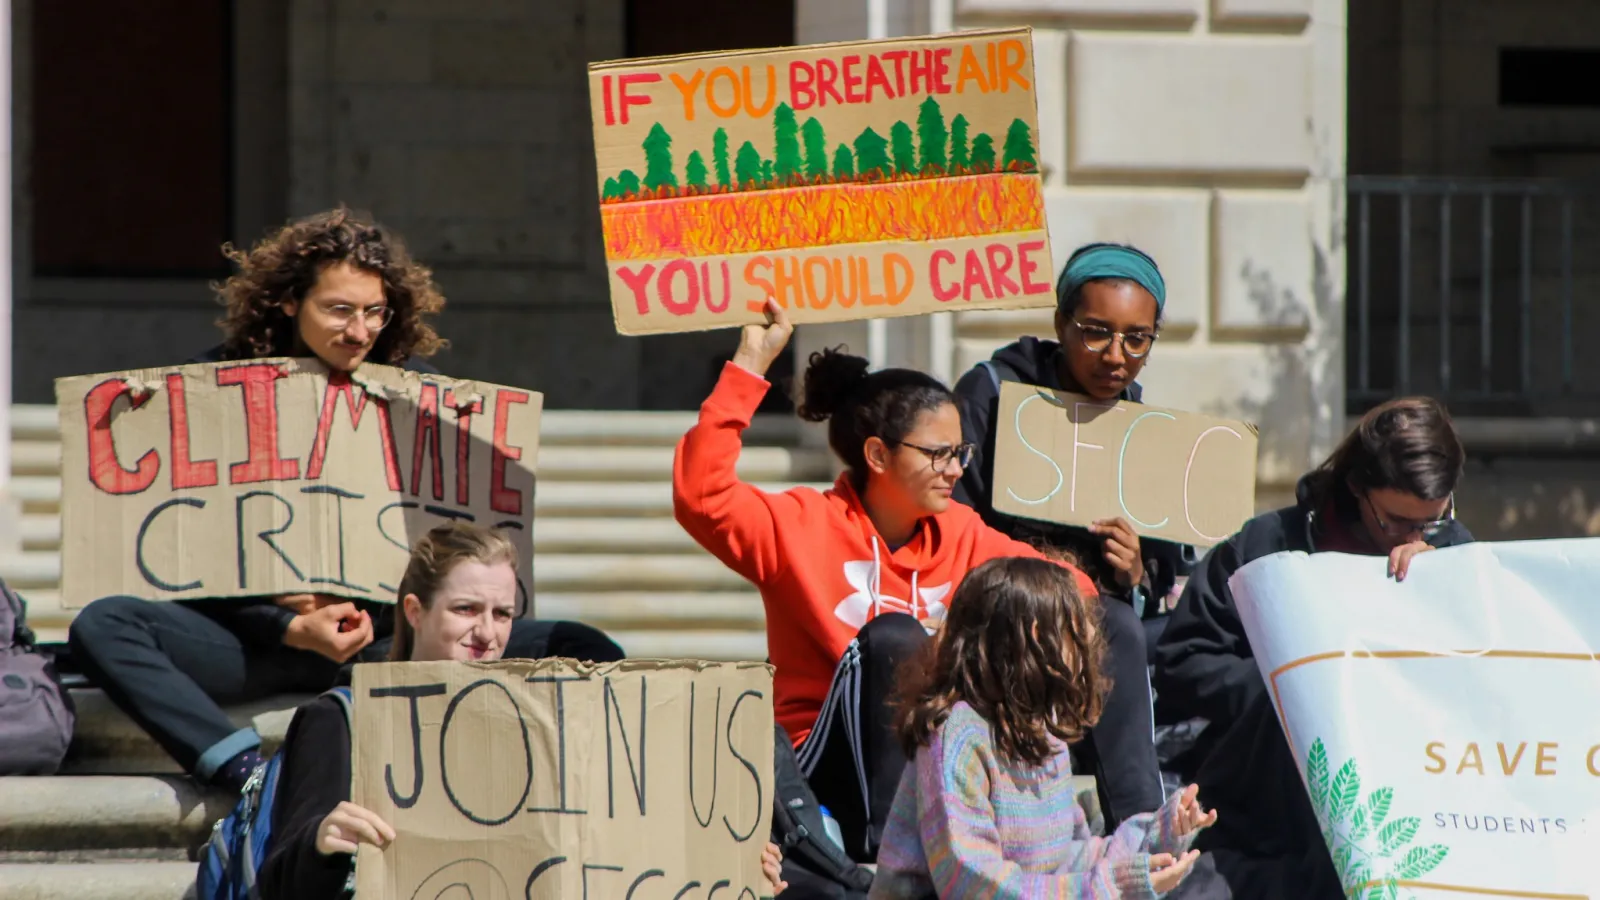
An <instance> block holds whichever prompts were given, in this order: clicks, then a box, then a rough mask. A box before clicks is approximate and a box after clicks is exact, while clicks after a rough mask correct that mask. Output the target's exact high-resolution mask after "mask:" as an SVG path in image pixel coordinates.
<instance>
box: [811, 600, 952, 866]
mask: <svg viewBox="0 0 1600 900" xmlns="http://www.w3.org/2000/svg"><path fill="white" fill-rule="evenodd" d="M928 640H929V638H928V633H927V631H925V630H923V627H922V625H921V624H920V623H919V622H917V620H916V619H914V618H912V617H911V616H908V615H906V614H904V613H887V614H885V615H880V616H878V617H877V618H875V619H873V620H872V621H870V622H868V623H867V624H866V625H865V626H863V627H862V629H861V631H860V632H859V633H858V634H857V635H856V639H855V640H854V641H852V642H851V644H850V646H849V648H848V649H846V650H845V654H844V658H843V659H842V660H840V661H839V666H838V668H837V669H835V670H834V674H833V684H832V686H830V687H829V688H828V696H827V699H826V700H824V701H823V703H822V712H821V714H820V715H818V716H817V724H816V725H815V726H813V727H812V729H811V734H810V735H808V736H807V737H806V740H805V743H803V744H801V745H800V747H799V749H798V751H797V755H798V756H799V760H800V771H801V772H804V773H805V775H806V780H807V782H808V783H810V785H811V790H812V792H813V793H815V794H816V795H817V802H818V803H819V804H821V805H823V806H826V807H828V812H829V813H831V814H832V815H833V817H834V819H836V820H838V822H839V831H840V832H841V834H842V835H843V837H844V849H845V852H846V853H848V854H849V855H850V858H851V859H854V860H855V861H856V862H858V863H870V862H874V861H876V860H877V858H878V845H879V843H881V842H882V840H883V826H884V823H885V822H886V821H887V820H888V818H889V807H890V806H892V805H893V804H894V795H895V791H896V790H897V789H899V787H900V775H901V773H903V772H904V771H905V767H906V756H905V752H904V751H903V750H901V749H900V742H899V740H898V739H896V737H895V735H894V727H893V715H894V714H893V711H892V710H891V709H890V707H889V700H890V698H891V696H892V695H893V692H894V686H895V675H896V672H897V671H898V669H899V668H900V665H901V663H903V662H905V661H906V660H908V659H911V658H913V657H914V656H915V655H916V654H917V653H919V652H921V650H922V648H923V647H924V646H926V645H927V643H928Z"/></svg>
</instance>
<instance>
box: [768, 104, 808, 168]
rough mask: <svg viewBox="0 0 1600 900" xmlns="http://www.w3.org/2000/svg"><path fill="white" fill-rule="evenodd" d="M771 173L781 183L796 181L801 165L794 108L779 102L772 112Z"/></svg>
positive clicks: (798, 128) (798, 131)
mask: <svg viewBox="0 0 1600 900" xmlns="http://www.w3.org/2000/svg"><path fill="white" fill-rule="evenodd" d="M772 138H773V147H772V173H773V175H774V176H776V177H777V180H778V181H779V182H780V183H782V184H788V183H789V182H791V181H798V180H799V178H800V171H801V167H802V165H803V162H802V160H801V159H800V126H799V125H798V124H796V123H795V118H794V108H793V107H791V106H790V105H789V104H787V103H779V104H778V108H777V109H776V110H774V111H773V113H772Z"/></svg>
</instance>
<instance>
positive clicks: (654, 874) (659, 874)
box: [623, 869, 667, 900]
mask: <svg viewBox="0 0 1600 900" xmlns="http://www.w3.org/2000/svg"><path fill="white" fill-rule="evenodd" d="M665 877H667V873H665V872H663V871H661V870H660V869H651V870H650V871H648V872H645V873H644V874H643V875H640V876H639V877H638V878H635V879H634V880H633V884H630V885H628V893H627V894H626V895H625V896H624V897H623V900H633V892H634V891H637V890H638V889H639V885H641V884H644V883H645V882H646V881H648V880H649V879H651V878H665Z"/></svg>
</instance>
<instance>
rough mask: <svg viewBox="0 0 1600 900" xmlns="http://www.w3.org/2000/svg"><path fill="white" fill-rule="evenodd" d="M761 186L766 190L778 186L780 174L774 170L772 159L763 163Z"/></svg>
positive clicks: (764, 160)
mask: <svg viewBox="0 0 1600 900" xmlns="http://www.w3.org/2000/svg"><path fill="white" fill-rule="evenodd" d="M761 186H762V187H764V188H771V187H777V186H778V174H777V172H776V170H775V169H774V168H773V165H772V160H770V159H763V160H762V161H761Z"/></svg>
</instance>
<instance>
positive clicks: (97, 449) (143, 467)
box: [83, 378, 161, 494]
mask: <svg viewBox="0 0 1600 900" xmlns="http://www.w3.org/2000/svg"><path fill="white" fill-rule="evenodd" d="M123 394H128V395H130V396H131V402H132V404H133V408H134V409H138V408H139V407H141V406H143V405H145V403H146V402H147V401H148V400H149V399H150V395H149V394H148V393H146V394H136V393H134V391H133V389H132V388H131V387H129V386H128V383H127V382H126V381H124V380H122V379H121V378H112V379H109V380H107V381H102V382H100V383H99V384H97V385H95V386H94V388H93V389H92V390H90V391H89V393H88V394H86V395H85V396H84V398H83V414H84V418H85V419H86V420H87V421H88V426H89V480H90V481H92V482H93V483H94V486H95V487H97V488H99V489H100V490H102V491H105V492H106V493H108V494H137V493H139V492H140V491H142V490H144V489H145V488H147V487H149V486H150V483H151V482H153V481H155V480H156V473H157V472H159V471H160V470H161V455H160V454H159V453H157V452H156V451H155V450H154V449H153V448H152V449H150V450H147V451H145V454H144V455H143V456H141V457H139V462H138V463H137V464H135V466H134V468H132V469H124V468H123V467H122V463H120V462H117V450H116V447H115V446H114V445H113V443H112V438H111V407H112V405H113V404H115V403H116V402H117V398H118V397H121V396H122V395H123Z"/></svg>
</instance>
